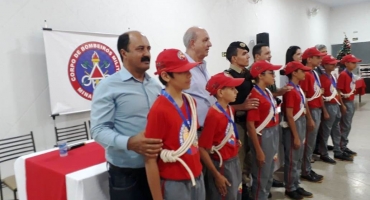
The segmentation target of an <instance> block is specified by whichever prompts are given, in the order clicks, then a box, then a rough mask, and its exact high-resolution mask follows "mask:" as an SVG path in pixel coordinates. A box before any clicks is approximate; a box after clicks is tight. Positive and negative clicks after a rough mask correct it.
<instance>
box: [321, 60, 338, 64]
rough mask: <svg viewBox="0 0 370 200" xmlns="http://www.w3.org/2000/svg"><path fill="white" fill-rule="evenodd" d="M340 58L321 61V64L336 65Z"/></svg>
mask: <svg viewBox="0 0 370 200" xmlns="http://www.w3.org/2000/svg"><path fill="white" fill-rule="evenodd" d="M338 62H340V60H333V61H330V62H321V64H322V65H336V64H337V63H338Z"/></svg>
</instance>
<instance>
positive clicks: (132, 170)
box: [108, 163, 145, 173]
mask: <svg viewBox="0 0 370 200" xmlns="http://www.w3.org/2000/svg"><path fill="white" fill-rule="evenodd" d="M108 165H109V168H110V169H113V170H117V171H121V172H123V173H136V172H142V171H145V168H126V167H117V166H115V165H112V164H111V163H108Z"/></svg>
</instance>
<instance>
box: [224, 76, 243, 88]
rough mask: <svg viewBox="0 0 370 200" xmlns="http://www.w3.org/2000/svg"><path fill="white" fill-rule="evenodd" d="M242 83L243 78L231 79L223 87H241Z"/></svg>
mask: <svg viewBox="0 0 370 200" xmlns="http://www.w3.org/2000/svg"><path fill="white" fill-rule="evenodd" d="M243 81H244V78H233V79H230V81H228V82H227V83H226V84H225V85H224V86H225V87H236V86H239V85H241V84H242V83H243Z"/></svg>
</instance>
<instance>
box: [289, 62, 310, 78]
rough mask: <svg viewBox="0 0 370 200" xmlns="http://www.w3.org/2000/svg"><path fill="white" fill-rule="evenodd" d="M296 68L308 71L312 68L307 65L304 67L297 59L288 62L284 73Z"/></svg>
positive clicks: (291, 71)
mask: <svg viewBox="0 0 370 200" xmlns="http://www.w3.org/2000/svg"><path fill="white" fill-rule="evenodd" d="M298 69H301V70H303V71H310V70H312V69H311V68H309V67H306V66H304V65H303V64H302V63H301V62H299V61H292V62H289V63H288V64H287V65H286V67H285V69H284V71H285V75H288V74H291V73H293V72H294V71H295V70H298Z"/></svg>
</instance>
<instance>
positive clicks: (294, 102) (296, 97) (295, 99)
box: [281, 83, 303, 116]
mask: <svg viewBox="0 0 370 200" xmlns="http://www.w3.org/2000/svg"><path fill="white" fill-rule="evenodd" d="M288 85H289V86H293V87H294V85H293V84H291V83H289V84H288ZM302 95H303V94H302ZM301 104H302V96H301V94H300V92H299V91H298V90H297V89H296V88H294V89H292V90H290V91H288V92H286V93H285V94H284V95H283V103H282V106H281V108H282V112H284V113H286V108H293V116H294V115H296V114H297V113H298V112H299V110H300V109H301Z"/></svg>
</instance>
